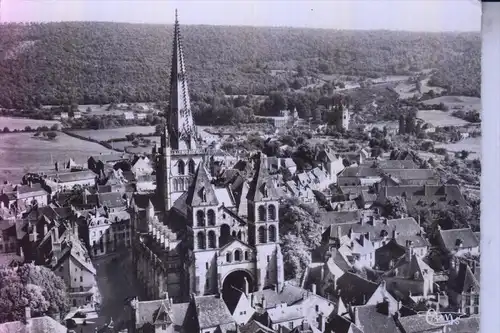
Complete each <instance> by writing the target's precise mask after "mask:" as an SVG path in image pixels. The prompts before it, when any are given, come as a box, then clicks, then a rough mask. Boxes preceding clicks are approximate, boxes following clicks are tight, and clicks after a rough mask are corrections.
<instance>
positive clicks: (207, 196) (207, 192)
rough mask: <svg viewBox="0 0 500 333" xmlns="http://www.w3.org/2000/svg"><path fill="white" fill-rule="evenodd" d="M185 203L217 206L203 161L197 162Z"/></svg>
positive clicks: (194, 205)
mask: <svg viewBox="0 0 500 333" xmlns="http://www.w3.org/2000/svg"><path fill="white" fill-rule="evenodd" d="M186 203H187V204H188V205H189V206H191V207H196V206H217V205H218V204H219V201H218V200H217V196H216V195H215V191H214V189H213V187H212V184H211V183H210V179H209V178H208V172H207V169H205V166H204V165H203V163H200V164H198V169H197V170H196V174H195V176H194V178H193V182H192V183H191V186H190V187H189V190H188V195H187V199H186Z"/></svg>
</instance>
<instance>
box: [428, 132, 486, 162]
mask: <svg viewBox="0 0 500 333" xmlns="http://www.w3.org/2000/svg"><path fill="white" fill-rule="evenodd" d="M435 147H436V148H446V149H447V150H448V151H451V152H459V151H462V150H465V151H468V152H469V153H470V154H469V157H468V159H474V158H479V159H480V158H481V137H476V138H467V139H463V140H460V141H458V142H455V143H447V144H443V143H441V144H436V145H435Z"/></svg>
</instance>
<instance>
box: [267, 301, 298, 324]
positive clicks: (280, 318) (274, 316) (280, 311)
mask: <svg viewBox="0 0 500 333" xmlns="http://www.w3.org/2000/svg"><path fill="white" fill-rule="evenodd" d="M267 315H268V316H269V319H271V321H272V322H273V323H274V324H277V323H282V322H287V321H290V320H295V319H300V318H303V317H304V314H303V313H302V306H301V305H291V306H287V307H281V306H278V307H275V308H273V309H268V310H267Z"/></svg>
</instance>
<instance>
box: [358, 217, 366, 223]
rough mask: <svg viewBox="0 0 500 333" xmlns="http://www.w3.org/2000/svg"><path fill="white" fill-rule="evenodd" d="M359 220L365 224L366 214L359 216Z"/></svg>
mask: <svg viewBox="0 0 500 333" xmlns="http://www.w3.org/2000/svg"><path fill="white" fill-rule="evenodd" d="M359 222H360V223H361V225H364V224H365V217H364V216H361V217H360V218H359Z"/></svg>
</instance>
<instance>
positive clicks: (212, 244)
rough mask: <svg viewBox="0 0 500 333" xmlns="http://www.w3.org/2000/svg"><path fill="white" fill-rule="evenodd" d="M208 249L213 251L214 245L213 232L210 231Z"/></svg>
mask: <svg viewBox="0 0 500 333" xmlns="http://www.w3.org/2000/svg"><path fill="white" fill-rule="evenodd" d="M208 248H209V249H215V248H216V244H215V231H213V230H210V231H209V232H208Z"/></svg>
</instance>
